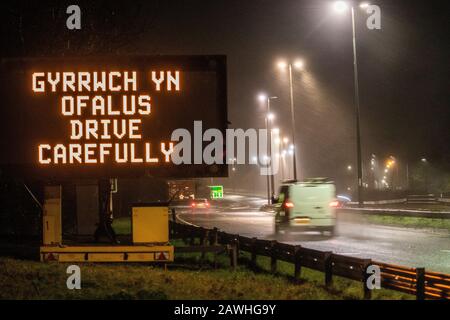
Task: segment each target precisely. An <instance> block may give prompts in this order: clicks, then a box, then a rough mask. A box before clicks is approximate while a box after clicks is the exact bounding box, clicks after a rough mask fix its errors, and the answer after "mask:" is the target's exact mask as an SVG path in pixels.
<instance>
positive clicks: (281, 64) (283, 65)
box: [277, 59, 304, 180]
mask: <svg viewBox="0 0 450 320" xmlns="http://www.w3.org/2000/svg"><path fill="white" fill-rule="evenodd" d="M277 66H278V68H279V69H281V70H286V68H288V70H289V97H290V102H291V131H292V133H291V134H292V144H293V145H295V114H294V88H293V85H292V68H293V67H294V68H295V69H296V70H302V69H303V67H304V63H303V61H302V60H300V59H297V60H295V61H293V62H289V63H288V62H286V61H279V62H278V64H277ZM296 153H297V152H296V151H295V149H294V151H293V157H292V168H293V171H294V180H297V163H296V162H297V159H296Z"/></svg>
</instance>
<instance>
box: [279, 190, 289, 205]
mask: <svg viewBox="0 0 450 320" xmlns="http://www.w3.org/2000/svg"><path fill="white" fill-rule="evenodd" d="M287 198H289V186H281V188H280V193H279V194H278V203H283V202H284V200H285V199H287Z"/></svg>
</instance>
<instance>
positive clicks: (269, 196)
mask: <svg viewBox="0 0 450 320" xmlns="http://www.w3.org/2000/svg"><path fill="white" fill-rule="evenodd" d="M258 98H259V101H261V102H266V117H265V119H266V131H267V151H268V153H269V155H268V156H267V160H268V161H270V170H269V174H270V177H269V175H267V176H266V179H267V204H270V203H271V199H272V197H273V195H274V190H273V187H274V177H273V170H272V143H271V142H272V141H271V136H272V135H271V133H270V122H271V121H272V120H273V118H274V117H275V116H274V114H273V113H271V112H270V100H273V99H277V98H278V97H275V96H272V97H270V96H266V95H264V94H260V95H259V97H258Z"/></svg>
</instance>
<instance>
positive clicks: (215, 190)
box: [209, 186, 223, 199]
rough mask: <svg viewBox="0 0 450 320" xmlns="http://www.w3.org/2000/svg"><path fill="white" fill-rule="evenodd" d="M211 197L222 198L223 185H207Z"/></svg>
mask: <svg viewBox="0 0 450 320" xmlns="http://www.w3.org/2000/svg"><path fill="white" fill-rule="evenodd" d="M209 188H210V197H211V199H222V198H223V186H209Z"/></svg>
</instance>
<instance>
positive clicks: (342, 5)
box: [334, 1, 367, 207]
mask: <svg viewBox="0 0 450 320" xmlns="http://www.w3.org/2000/svg"><path fill="white" fill-rule="evenodd" d="M366 6H367V4H366V3H362V4H361V7H366ZM347 7H348V4H347V3H346V2H345V1H336V2H335V5H334V8H335V9H336V11H338V12H344V11H346V10H347ZM351 16H352V39H353V78H354V88H355V114H356V154H357V166H358V170H357V171H358V203H359V206H360V207H362V206H364V200H363V195H362V193H363V181H362V160H361V129H360V114H359V109H360V108H359V85H358V62H357V59H356V31H355V9H354V7H353V4H352V5H351Z"/></svg>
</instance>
